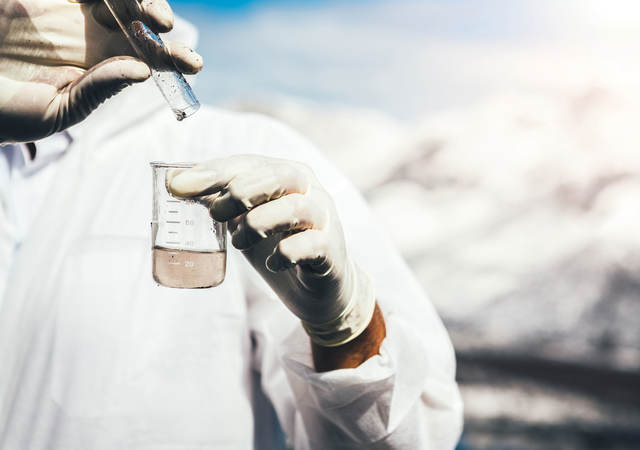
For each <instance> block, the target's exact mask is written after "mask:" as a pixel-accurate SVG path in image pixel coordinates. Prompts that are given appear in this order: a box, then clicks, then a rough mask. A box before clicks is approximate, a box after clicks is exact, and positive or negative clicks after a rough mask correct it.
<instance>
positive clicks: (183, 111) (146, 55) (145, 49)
mask: <svg viewBox="0 0 640 450" xmlns="http://www.w3.org/2000/svg"><path fill="white" fill-rule="evenodd" d="M104 2H105V4H106V5H107V8H109V11H111V14H113V17H114V18H115V19H116V22H118V25H119V26H120V28H121V29H122V32H123V33H124V34H125V36H127V39H128V40H129V43H130V44H131V46H132V47H133V49H134V50H135V52H136V53H137V54H138V57H140V58H141V59H142V60H143V61H144V62H146V63H147V64H149V66H150V67H151V76H152V77H153V80H154V81H155V83H156V85H157V86H158V89H160V92H161V93H162V96H163V97H164V99H165V100H166V101H167V103H168V104H169V107H170V108H171V110H172V111H173V113H174V114H175V116H176V119H178V120H182V119H184V118H186V117H189V116H191V115H192V114H194V113H195V112H196V111H197V110H198V109H199V108H200V102H198V99H197V98H196V96H195V94H194V93H193V90H192V89H191V86H189V83H188V82H187V80H185V78H184V76H183V75H182V74H181V73H180V72H178V71H177V70H162V69H159V68H158V66H159V65H158V64H154V60H155V59H156V58H157V55H158V53H159V52H161V51H163V50H165V49H166V47H165V44H164V42H162V39H160V36H158V35H157V34H155V33H154V32H153V31H151V29H149V27H148V26H147V25H145V24H144V22H142V20H139V19H140V16H141V14H140V10H139V6H138V5H137V3H138V2H135V1H124V2H123V1H122V0H104ZM123 17H127V18H129V20H130V22H124V21H123V20H122V18H123Z"/></svg>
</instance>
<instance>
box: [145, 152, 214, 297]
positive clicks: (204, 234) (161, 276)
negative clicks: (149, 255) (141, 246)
mask: <svg viewBox="0 0 640 450" xmlns="http://www.w3.org/2000/svg"><path fill="white" fill-rule="evenodd" d="M193 166H194V164H191V163H176V164H173V163H163V162H152V163H151V168H152V170H153V216H152V219H151V239H152V242H151V245H152V250H153V279H154V280H156V282H158V283H159V284H161V285H163V286H167V287H173V288H191V289H193V288H208V287H213V286H217V285H219V284H220V283H222V281H223V280H224V276H225V271H226V262H227V224H226V223H223V222H216V221H215V220H213V219H212V218H211V216H210V215H209V209H208V208H207V207H206V206H205V205H203V204H201V203H198V202H197V201H193V200H185V199H182V198H177V197H174V196H172V195H171V194H170V193H169V191H168V190H167V186H166V173H167V170H171V169H185V168H190V167H193Z"/></svg>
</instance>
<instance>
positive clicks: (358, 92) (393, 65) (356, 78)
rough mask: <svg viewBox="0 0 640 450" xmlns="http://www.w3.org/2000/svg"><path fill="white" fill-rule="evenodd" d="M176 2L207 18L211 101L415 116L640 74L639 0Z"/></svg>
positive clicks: (204, 89) (206, 83) (183, 12)
mask: <svg viewBox="0 0 640 450" xmlns="http://www.w3.org/2000/svg"><path fill="white" fill-rule="evenodd" d="M169 1H170V3H171V5H172V6H173V9H174V11H175V12H176V13H177V14H178V15H180V16H182V17H184V18H186V19H187V20H189V21H191V22H192V23H194V24H195V25H196V26H197V28H198V29H199V32H200V41H199V45H198V50H199V51H200V53H201V54H202V55H203V57H204V61H205V68H204V70H203V72H202V74H201V75H200V77H199V80H198V83H197V86H196V92H197V94H198V95H199V96H200V97H201V98H202V99H203V100H204V101H206V102H209V103H218V104H224V103H228V102H234V101H247V100H249V101H254V100H255V99H264V98H269V97H282V96H284V97H295V98H298V99H305V100H309V101H313V102H317V103H326V104H331V105H335V104H339V105H347V106H353V107H359V108H360V107H363V108H371V109H377V110H382V111H385V112H387V113H389V114H392V115H394V116H398V117H407V118H413V117H416V116H420V115H424V114H429V113H433V112H437V111H442V110H444V109H448V108H455V107H460V106H468V105H470V104H473V103H475V102H479V101H482V100H483V99H484V98H487V97H490V96H492V95H498V94H500V93H502V92H508V91H514V90H516V91H527V92H539V91H540V90H547V91H553V90H558V89H567V88H570V87H571V86H574V85H575V86H577V87H580V86H582V85H588V84H593V83H596V84H597V83H599V82H601V81H602V80H603V79H605V78H607V77H611V76H617V77H620V76H625V75H624V74H625V73H628V74H632V75H633V76H631V75H630V76H629V77H628V78H629V79H631V78H633V77H634V76H635V74H636V72H635V71H630V70H629V68H628V67H626V66H625V65H624V64H626V63H627V62H628V61H629V60H630V58H629V55H631V54H635V53H637V50H639V49H637V48H635V47H637V42H639V40H638V37H639V36H638V35H637V26H636V24H637V20H640V7H639V4H638V2H637V1H636V0H609V1H607V2H604V1H602V0H563V1H562V2H558V1H557V0H519V1H513V0H334V1H330V0H298V1H295V0H242V1H237V0H236V1H220V0H216V1H209V0H169ZM612 74H613V75H612ZM621 74H622V75H621Z"/></svg>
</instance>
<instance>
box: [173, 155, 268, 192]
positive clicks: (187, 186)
mask: <svg viewBox="0 0 640 450" xmlns="http://www.w3.org/2000/svg"><path fill="white" fill-rule="evenodd" d="M264 164H265V162H264V158H262V157H257V156H253V155H239V156H232V157H229V158H220V159H214V160H212V161H207V162H205V163H201V164H198V165H196V166H195V167H193V168H191V169H175V170H171V171H168V172H167V187H168V189H169V192H171V194H173V195H175V196H176V197H183V198H187V197H198V196H202V195H210V194H214V193H216V192H220V191H222V190H223V189H224V188H225V187H226V186H227V185H228V184H229V183H230V182H231V180H233V179H234V178H235V177H236V176H237V175H238V174H240V173H243V172H246V171H250V170H254V169H257V168H258V167H260V166H263V165H264Z"/></svg>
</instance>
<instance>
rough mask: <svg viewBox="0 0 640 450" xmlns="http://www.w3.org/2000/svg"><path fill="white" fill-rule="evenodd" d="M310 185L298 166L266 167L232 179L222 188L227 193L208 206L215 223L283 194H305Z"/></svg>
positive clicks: (272, 165) (284, 164)
mask: <svg viewBox="0 0 640 450" xmlns="http://www.w3.org/2000/svg"><path fill="white" fill-rule="evenodd" d="M309 186H310V181H309V179H308V177H307V174H306V173H305V172H302V171H300V170H298V169H297V166H295V165H292V164H289V163H275V164H269V165H266V166H264V167H262V168H259V169H254V170H252V171H249V172H243V173H241V174H239V175H238V176H236V177H235V178H234V179H232V180H231V181H230V182H229V184H228V185H227V186H226V188H225V191H226V192H224V194H223V195H221V196H220V197H219V198H218V199H216V201H214V202H213V205H211V215H212V217H213V218H214V219H216V220H220V221H225V220H228V219H230V218H232V217H235V216H237V215H238V214H242V213H244V212H246V211H251V210H252V209H253V208H255V207H256V206H258V205H262V204H264V203H267V202H270V201H272V200H275V199H278V198H280V197H283V196H285V195H289V194H304V193H306V192H307V191H308V189H309Z"/></svg>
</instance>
